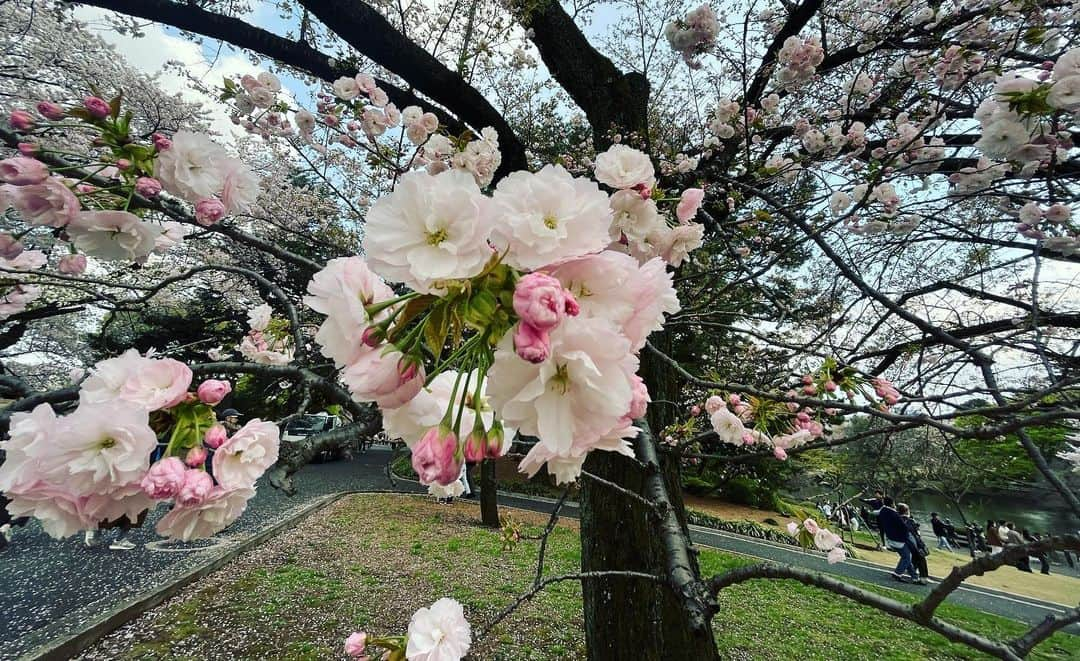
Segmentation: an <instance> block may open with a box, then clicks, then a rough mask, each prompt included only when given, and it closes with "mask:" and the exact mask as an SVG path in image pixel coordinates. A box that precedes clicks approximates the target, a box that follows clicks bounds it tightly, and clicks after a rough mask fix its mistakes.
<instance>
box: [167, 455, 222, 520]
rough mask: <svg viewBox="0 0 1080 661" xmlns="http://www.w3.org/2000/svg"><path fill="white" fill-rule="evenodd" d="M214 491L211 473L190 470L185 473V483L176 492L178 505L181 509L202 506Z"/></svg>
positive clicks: (194, 469) (195, 469)
mask: <svg viewBox="0 0 1080 661" xmlns="http://www.w3.org/2000/svg"><path fill="white" fill-rule="evenodd" d="M204 452H205V450H204ZM213 490H214V480H213V478H211V477H210V474H209V473H207V472H206V471H203V470H199V469H197V468H189V469H188V470H186V471H185V472H184V481H183V482H182V483H181V485H180V489H179V490H178V491H177V492H176V503H177V505H180V506H181V507H196V506H198V505H201V504H202V503H203V502H204V501H205V500H206V499H207V498H208V497H209V496H210V494H211V493H212V492H213Z"/></svg>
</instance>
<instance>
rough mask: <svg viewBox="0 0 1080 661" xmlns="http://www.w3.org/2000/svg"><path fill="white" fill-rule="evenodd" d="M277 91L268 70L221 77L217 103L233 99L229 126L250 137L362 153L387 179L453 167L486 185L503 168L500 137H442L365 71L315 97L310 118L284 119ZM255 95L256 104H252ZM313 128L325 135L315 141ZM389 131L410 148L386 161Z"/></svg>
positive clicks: (303, 112) (299, 114)
mask: <svg viewBox="0 0 1080 661" xmlns="http://www.w3.org/2000/svg"><path fill="white" fill-rule="evenodd" d="M280 89H281V85H280V83H278V82H277V78H276V77H274V76H273V74H270V73H267V72H263V73H260V74H259V75H258V76H257V77H254V76H250V75H245V76H243V77H241V78H240V82H239V84H238V83H236V82H235V81H233V80H231V79H228V78H226V79H225V89H224V90H223V93H222V99H225V100H232V101H233V103H234V108H235V112H234V113H233V115H232V120H233V122H234V123H236V124H238V125H240V126H242V127H243V128H244V129H246V130H247V131H248V132H249V133H253V134H258V135H261V136H262V137H263V138H265V139H271V138H272V137H295V138H298V139H299V144H302V145H307V146H309V147H311V148H312V149H314V150H315V151H317V152H319V153H321V154H324V155H325V154H327V153H329V152H328V145H329V144H337V145H340V146H342V147H344V148H347V149H358V150H363V151H364V152H365V153H366V156H367V157H369V159H370V160H371V161H372V162H373V163H376V164H379V165H381V166H384V167H385V168H386V170H387V173H388V175H389V176H391V177H393V176H397V175H399V174H401V171H402V170H404V171H407V170H410V169H426V170H427V171H428V172H429V173H431V174H437V173H439V172H442V171H444V170H447V169H450V168H454V169H459V170H464V171H466V172H469V173H470V174H472V175H473V177H474V178H475V179H476V183H477V185H479V186H487V185H488V184H490V183H491V180H492V179H493V178H494V176H495V171H496V170H497V169H498V168H499V165H500V163H501V162H502V155H501V153H500V152H499V137H498V134H497V133H496V132H495V130H494V129H492V128H490V127H487V128H484V129H483V130H482V131H481V132H480V136H469V135H468V134H467V135H466V136H458V137H453V136H448V135H446V134H445V133H444V132H440V130H439V129H440V126H439V118H438V116H437V115H435V113H433V112H425V111H424V110H423V109H422V108H420V107H419V106H406V107H405V108H402V109H398V107H397V106H396V105H395V104H393V103H391V102H390V100H389V97H388V96H387V94H386V91H385V90H383V89H382V88H381V87H379V86H378V84H377V83H376V81H375V78H374V77H372V76H371V75H370V74H367V73H359V74H357V75H355V76H351V77H350V76H342V77H340V78H338V79H337V80H335V81H334V83H333V84H332V85H331V86H330V91H329V92H320V93H319V94H318V98H317V101H316V106H315V111H314V112H312V111H310V110H307V109H304V108H297V109H295V110H294V111H293V118H292V122H290V121H289V118H288V114H287V112H288V111H289V109H290V108H289V104H288V103H286V102H285V101H284V100H280V99H277V98H276V93H277V92H278V91H280ZM256 93H259V96H260V99H261V102H260V100H257V99H256V98H255V96H256ZM294 124H295V128H294ZM319 129H322V131H323V132H324V134H320V135H316V132H317V130H319ZM395 129H396V130H398V131H400V133H396V134H390V135H396V136H400V137H402V138H404V141H407V142H408V143H409V144H411V145H412V146H413V148H412V153H404V154H397V153H393V154H392V156H393V158H391V152H396V151H397V149H398V141H396V140H395V141H391V142H389V143H379V138H381V137H382V136H384V135H388V131H393V130H395ZM469 137H473V139H471V140H470V139H469ZM404 141H401V142H404ZM402 160H403V161H404V164H402V162H401V161H402Z"/></svg>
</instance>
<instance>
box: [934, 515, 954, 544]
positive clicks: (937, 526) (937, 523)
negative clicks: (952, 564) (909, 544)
mask: <svg viewBox="0 0 1080 661" xmlns="http://www.w3.org/2000/svg"><path fill="white" fill-rule="evenodd" d="M930 527H931V528H933V530H934V537H937V547H938V548H939V549H945V550H947V551H952V550H953V547H952V544H950V543H949V529H948V527H946V525H945V522H944V521H942V520H941V518H940V517H939V516H938V513H937V512H931V513H930Z"/></svg>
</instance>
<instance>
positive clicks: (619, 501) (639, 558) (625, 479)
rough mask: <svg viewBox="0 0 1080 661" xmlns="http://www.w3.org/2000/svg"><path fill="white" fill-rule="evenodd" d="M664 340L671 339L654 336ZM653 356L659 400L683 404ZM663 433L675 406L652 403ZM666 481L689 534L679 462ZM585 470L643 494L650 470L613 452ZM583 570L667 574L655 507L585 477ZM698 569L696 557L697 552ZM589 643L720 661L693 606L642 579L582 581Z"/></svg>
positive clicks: (627, 655)
mask: <svg viewBox="0 0 1080 661" xmlns="http://www.w3.org/2000/svg"><path fill="white" fill-rule="evenodd" d="M653 337H654V339H656V340H658V341H661V342H663V341H664V340H665V338H664V337H662V336H661V337H657V336H655V335H654V336H653ZM663 367H664V366H662V365H661V364H660V363H659V361H656V360H655V359H653V358H652V356H651V354H648V353H643V354H642V374H643V376H644V378H645V379H646V382H647V383H648V386H649V391H650V393H652V398H653V399H654V400H659V399H666V400H668V401H675V399H676V396H677V394H678V384H677V382H676V381H675V380H674V378H672V377H673V376H674V375H672V374H670V372H669V371H668V370H666V369H663ZM649 418H650V423H651V424H653V425H655V426H653V429H654V430H656V431H657V432H659V431H660V430H662V429H663V427H664V426H665V425H666V423H667V422H668V421H670V420H671V419H673V418H674V411H672V410H671V407H670V406H669V405H665V404H657V405H653V406H651V407H650V415H649ZM662 467H663V474H664V482H665V484H666V486H667V491H668V494H669V498H670V500H671V502H672V505H673V506H674V509H675V511H676V513H677V516H678V518H679V521H680V523H681V524H682V528H683V533H684V534H686V535H687V539H689V535H688V532H687V530H686V512H685V509H684V507H683V499H682V489H681V488H680V480H679V466H678V463H677V462H674V461H662ZM585 470H586V471H588V472H590V473H593V474H595V475H598V476H600V477H603V478H604V479H606V480H610V481H612V482H615V483H616V484H619V485H621V486H623V487H626V488H627V489H630V490H632V491H634V492H636V493H639V494H640V493H643V487H644V483H645V478H646V473H645V471H644V470H643V469H642V467H641V466H640V464H638V463H637V462H635V461H631V460H630V459H629V458H627V457H624V456H622V455H618V454H615V453H612V452H593V453H591V454H590V455H589V458H588V460H587V461H586V462H585ZM580 485H581V570H582V571H605V570H606V571H611V570H633V571H641V572H649V573H654V574H659V575H665V574H666V563H667V554H666V551H665V547H664V543H663V541H662V538H661V535H660V534H659V532H658V526H657V522H656V519H655V515H654V513H653V511H652V510H650V509H649V508H647V507H646V506H644V505H642V504H641V503H639V502H637V501H635V500H632V499H631V498H629V497H627V496H626V495H625V494H622V493H619V492H617V491H615V490H614V489H611V488H610V487H606V486H603V485H600V484H597V483H596V482H594V481H592V480H588V479H585V480H581V481H580ZM691 560H692V561H693V564H694V565H695V566H694V568H693V569H694V572H695V574H696V573H698V568H697V566H696V564H697V563H696V556H695V555H694V554H693V553H691ZM582 592H583V596H584V611H585V641H586V646H587V648H588V652H589V658H590V659H592V660H593V661H601V660H603V661H607V660H611V661H622V660H623V659H635V660H641V661H651V660H654V659H655V660H660V659H664V660H665V661H666V660H668V659H694V660H695V661H698V660H702V661H708V660H710V659H716V658H718V655H717V651H716V643H715V640H714V639H713V636H712V632H711V630H705V631H695V630H694V629H693V627H692V626H691V623H690V617H689V615H688V613H687V611H686V608H685V604H684V603H683V602H682V601H681V600H680V598H679V597H678V596H677V595H676V594H675V592H674V591H673V590H672V589H671V588H670V587H669V586H668V585H666V584H659V583H651V582H646V581H642V580H637V579H610V580H604V581H585V582H584V583H583V585H582Z"/></svg>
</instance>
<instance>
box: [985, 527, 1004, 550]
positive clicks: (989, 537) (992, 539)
mask: <svg viewBox="0 0 1080 661" xmlns="http://www.w3.org/2000/svg"><path fill="white" fill-rule="evenodd" d="M986 543H987V544H989V545H990V552H991V553H997V552H999V551H1001V549H1003V548H1005V545H1004V544H1002V543H1001V534H1000V533H999V528H998V526H997V524H995V523H994V520H993V519H987V521H986Z"/></svg>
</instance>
